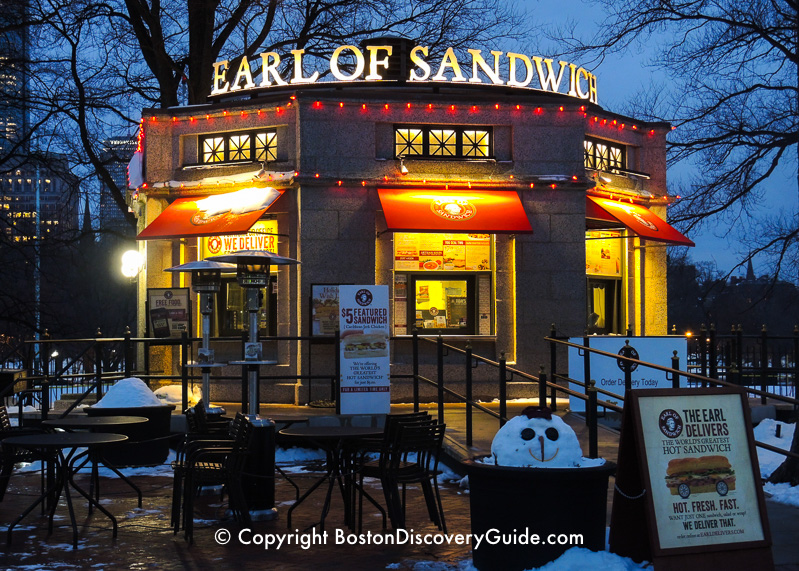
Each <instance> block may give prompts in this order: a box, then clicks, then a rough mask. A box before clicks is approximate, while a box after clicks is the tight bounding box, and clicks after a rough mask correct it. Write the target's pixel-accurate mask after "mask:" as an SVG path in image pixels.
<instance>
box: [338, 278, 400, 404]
mask: <svg viewBox="0 0 799 571" xmlns="http://www.w3.org/2000/svg"><path fill="white" fill-rule="evenodd" d="M339 307H340V310H341V311H340V317H339V330H340V332H341V346H340V349H339V350H340V363H341V365H340V366H341V370H340V371H339V375H340V383H339V391H340V394H339V402H340V412H341V414H388V412H389V409H390V406H391V394H390V382H389V373H390V358H389V327H390V326H389V324H390V320H389V299H388V286H385V285H377V286H376V285H360V286H359V285H347V286H339Z"/></svg>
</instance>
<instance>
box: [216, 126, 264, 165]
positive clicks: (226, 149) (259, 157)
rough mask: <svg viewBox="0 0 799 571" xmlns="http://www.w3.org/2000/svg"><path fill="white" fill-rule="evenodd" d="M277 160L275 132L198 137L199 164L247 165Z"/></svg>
mask: <svg viewBox="0 0 799 571" xmlns="http://www.w3.org/2000/svg"><path fill="white" fill-rule="evenodd" d="M274 160H277V131H276V130H275V129H266V130H259V131H250V132H247V133H242V132H236V133H218V134H214V135H204V136H201V137H200V162H201V163H202V164H214V163H249V162H259V163H262V162H266V161H274Z"/></svg>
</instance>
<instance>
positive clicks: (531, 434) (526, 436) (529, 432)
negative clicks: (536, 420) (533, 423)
mask: <svg viewBox="0 0 799 571" xmlns="http://www.w3.org/2000/svg"><path fill="white" fill-rule="evenodd" d="M533 438H535V430H533V429H532V428H525V429H524V430H522V440H532V439H533Z"/></svg>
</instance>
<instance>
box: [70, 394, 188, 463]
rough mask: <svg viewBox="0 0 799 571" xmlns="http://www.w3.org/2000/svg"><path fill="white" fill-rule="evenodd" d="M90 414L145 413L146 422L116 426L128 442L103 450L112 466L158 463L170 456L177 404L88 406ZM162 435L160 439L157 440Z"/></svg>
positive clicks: (115, 430) (117, 430) (106, 459)
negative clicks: (173, 421)
mask: <svg viewBox="0 0 799 571" xmlns="http://www.w3.org/2000/svg"><path fill="white" fill-rule="evenodd" d="M85 410H86V414H88V415H89V416H116V415H121V416H144V417H147V422H145V423H142V424H129V425H123V426H119V427H116V428H114V432H115V433H117V434H124V435H125V436H127V437H128V442H126V443H125V444H124V445H120V446H117V447H112V448H109V449H108V450H107V451H105V452H103V459H104V460H105V461H106V462H107V463H109V464H111V465H113V466H156V465H158V464H163V463H164V462H165V461H166V459H167V456H169V439H168V438H167V437H168V436H169V434H170V421H171V418H172V411H173V410H175V405H173V404H170V405H160V406H137V407H113V408H110V407H87V408H86V409H85ZM154 439H159V440H154Z"/></svg>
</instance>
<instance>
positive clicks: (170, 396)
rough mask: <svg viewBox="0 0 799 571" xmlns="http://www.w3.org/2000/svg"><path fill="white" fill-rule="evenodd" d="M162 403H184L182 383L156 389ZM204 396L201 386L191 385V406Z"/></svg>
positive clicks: (156, 394)
mask: <svg viewBox="0 0 799 571" xmlns="http://www.w3.org/2000/svg"><path fill="white" fill-rule="evenodd" d="M155 396H156V397H158V399H159V400H160V403H161V404H177V405H179V404H182V403H183V388H182V387H181V386H180V385H167V386H165V387H161V388H160V389H158V390H156V391H155ZM202 398H203V391H202V388H200V387H189V406H194V405H195V404H197V403H198V402H199V401H200V400H201V399H202Z"/></svg>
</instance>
